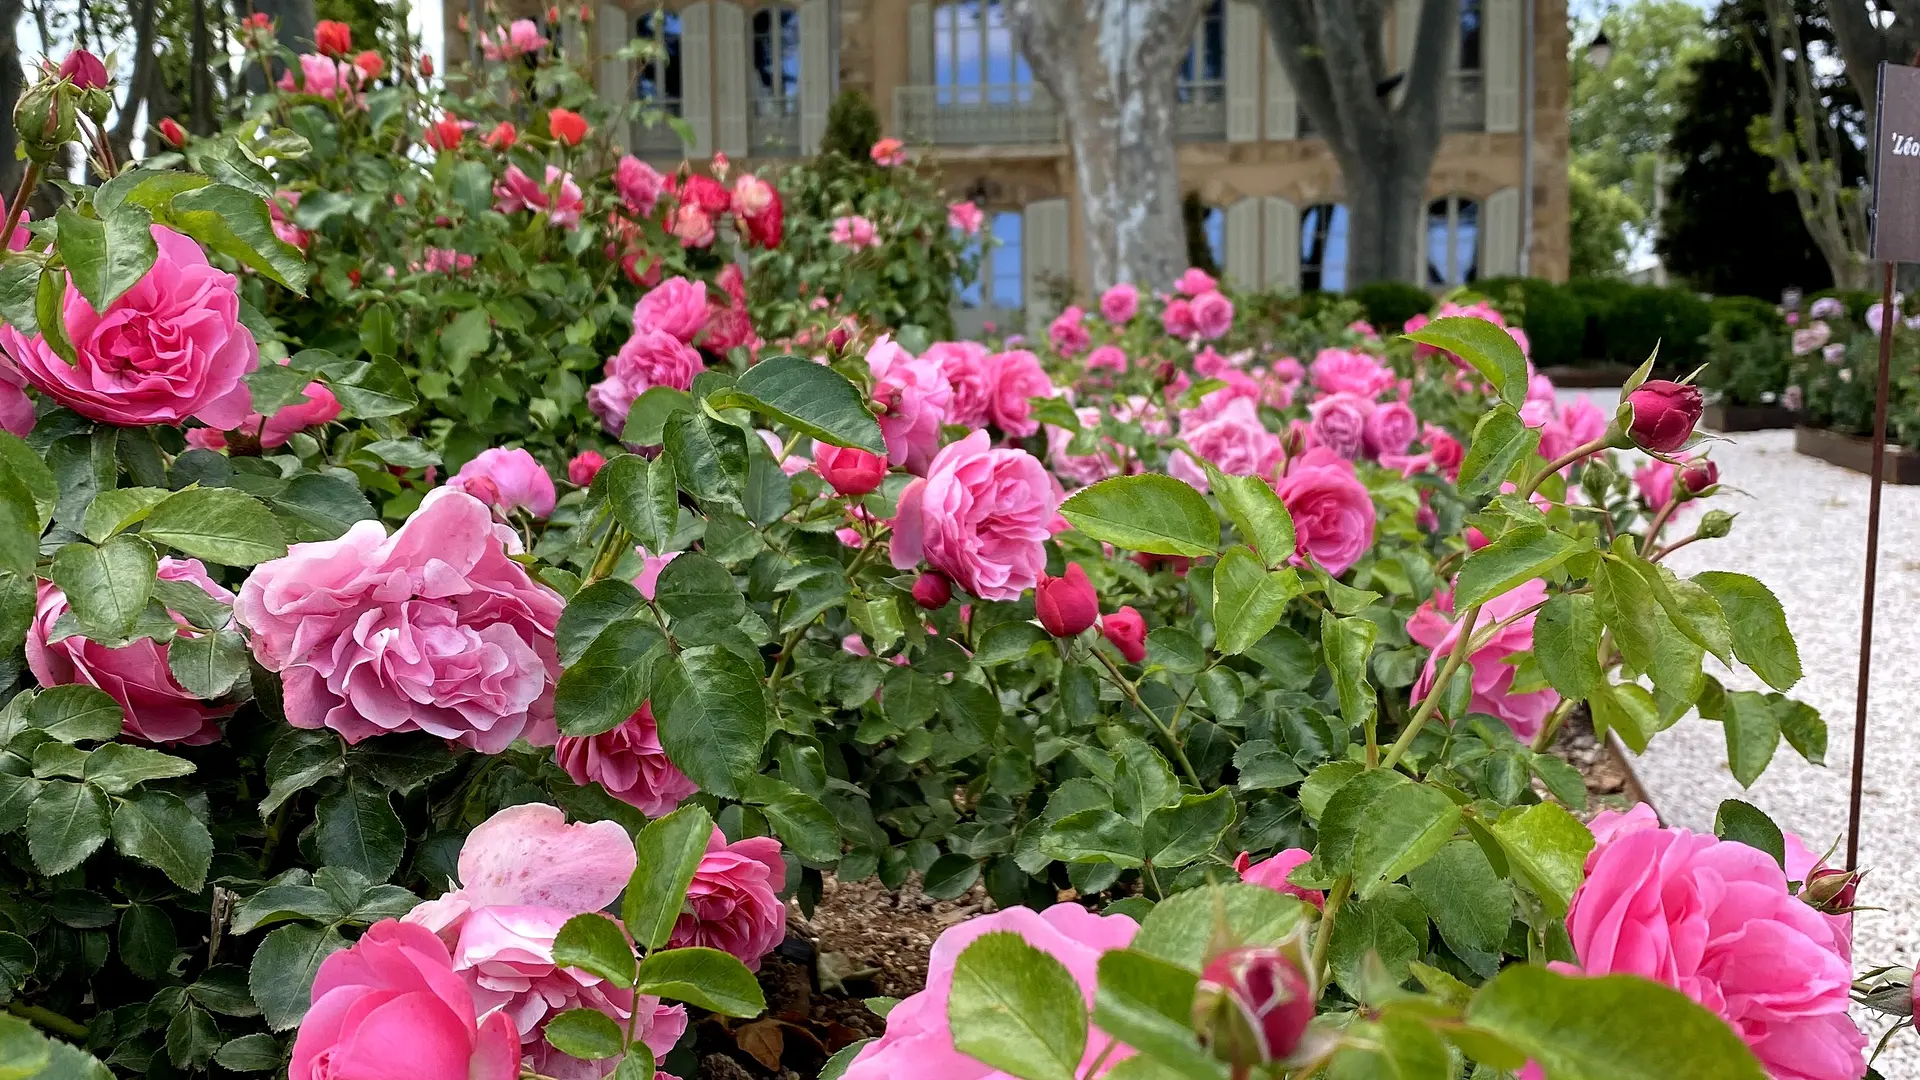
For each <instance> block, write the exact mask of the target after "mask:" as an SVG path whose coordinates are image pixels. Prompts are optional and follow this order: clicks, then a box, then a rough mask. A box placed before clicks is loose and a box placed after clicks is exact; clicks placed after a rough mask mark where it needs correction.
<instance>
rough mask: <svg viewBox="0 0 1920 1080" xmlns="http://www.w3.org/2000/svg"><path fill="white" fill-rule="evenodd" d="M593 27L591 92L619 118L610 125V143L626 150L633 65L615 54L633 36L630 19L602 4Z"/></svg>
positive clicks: (617, 9)
mask: <svg viewBox="0 0 1920 1080" xmlns="http://www.w3.org/2000/svg"><path fill="white" fill-rule="evenodd" d="M595 27H596V29H595V31H594V33H595V41H594V47H595V49H596V50H597V52H598V56H597V58H596V62H595V67H594V90H595V91H596V92H597V93H598V94H599V95H600V103H601V104H602V105H605V106H606V107H607V108H608V109H612V110H614V111H615V116H616V117H617V118H618V119H617V120H616V121H615V122H614V125H613V143H614V145H615V146H617V147H619V148H620V149H622V150H625V149H626V148H627V145H628V138H627V134H628V130H627V129H628V127H629V124H628V121H627V118H626V108H627V105H628V104H630V103H631V102H632V101H633V92H634V91H633V65H632V64H631V63H629V62H628V61H626V60H623V59H621V58H620V57H619V56H617V55H615V54H617V53H618V52H619V51H620V50H621V49H624V48H626V47H627V40H628V38H629V37H630V36H631V35H632V33H633V20H632V17H631V16H629V15H628V14H627V9H625V8H623V7H620V6H618V5H615V4H601V5H600V17H599V20H598V21H597V22H596V23H595Z"/></svg>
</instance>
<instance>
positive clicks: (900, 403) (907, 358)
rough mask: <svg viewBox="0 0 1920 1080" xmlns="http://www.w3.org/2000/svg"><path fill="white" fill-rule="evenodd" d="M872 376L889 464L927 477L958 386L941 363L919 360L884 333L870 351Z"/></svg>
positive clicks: (876, 407)
mask: <svg viewBox="0 0 1920 1080" xmlns="http://www.w3.org/2000/svg"><path fill="white" fill-rule="evenodd" d="M867 369H868V370H869V371H870V372H872V374H873V401H874V405H875V410H874V411H875V412H877V413H879V414H880V416H879V419H880V434H881V436H882V437H883V438H885V439H886V442H887V460H888V461H889V462H890V463H892V464H893V465H895V466H896V467H899V468H903V469H905V470H907V471H908V472H910V473H914V474H916V475H922V476H924V475H925V474H926V472H927V468H928V465H929V463H931V462H932V461H933V457H934V454H935V453H936V452H937V451H938V450H939V449H940V425H941V424H942V423H943V422H944V421H945V419H946V415H947V410H948V408H949V406H950V405H951V403H952V401H953V387H952V385H951V384H950V383H948V382H947V376H946V374H945V372H943V371H942V370H941V361H940V360H939V359H938V358H935V357H931V356H920V357H916V356H914V355H913V354H912V353H910V352H908V351H907V350H905V349H903V348H901V347H900V346H899V344H898V343H896V342H895V341H893V340H892V339H891V338H890V337H888V336H887V335H885V334H882V335H881V336H880V339H879V340H878V341H875V342H874V343H873V347H872V348H870V349H868V350H867Z"/></svg>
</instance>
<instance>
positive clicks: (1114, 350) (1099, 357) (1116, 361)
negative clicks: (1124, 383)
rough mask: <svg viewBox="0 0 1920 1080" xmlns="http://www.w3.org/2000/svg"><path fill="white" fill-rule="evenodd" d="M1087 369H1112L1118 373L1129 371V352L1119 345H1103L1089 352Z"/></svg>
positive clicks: (1091, 370) (1122, 373) (1090, 370)
mask: <svg viewBox="0 0 1920 1080" xmlns="http://www.w3.org/2000/svg"><path fill="white" fill-rule="evenodd" d="M1087 370H1088V371H1089V372H1094V371H1111V372H1113V373H1114V374H1116V375H1125V374H1126V373H1127V354H1126V353H1125V352H1124V351H1123V350H1122V349H1121V348H1120V346H1118V345H1102V346H1100V347H1099V348H1097V349H1095V350H1093V351H1092V352H1090V353H1088V354H1087Z"/></svg>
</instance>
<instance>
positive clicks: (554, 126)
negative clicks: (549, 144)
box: [547, 109, 587, 146]
mask: <svg viewBox="0 0 1920 1080" xmlns="http://www.w3.org/2000/svg"><path fill="white" fill-rule="evenodd" d="M547 130H548V131H550V132H552V133H553V137H554V139H555V140H556V141H558V142H562V143H565V144H566V145H568V146H579V145H580V141H581V140H582V139H585V138H586V137H587V118H586V117H584V116H581V115H580V114H579V113H577V112H574V111H572V110H571V109H553V110H551V111H549V112H548V113H547Z"/></svg>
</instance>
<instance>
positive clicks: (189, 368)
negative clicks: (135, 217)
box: [0, 225, 260, 430]
mask: <svg viewBox="0 0 1920 1080" xmlns="http://www.w3.org/2000/svg"><path fill="white" fill-rule="evenodd" d="M153 241H154V244H155V246H156V247H157V248H158V249H159V251H158V255H157V257H156V258H155V260H154V264H153V267H152V269H150V270H148V271H147V273H146V276H145V277H143V278H141V279H140V281H139V282H138V283H136V284H135V285H134V286H133V287H132V288H131V289H128V290H127V291H126V293H125V294H124V295H122V296H121V297H120V298H119V299H118V300H115V301H114V302H113V303H112V304H110V305H109V306H108V307H107V310H106V313H105V314H101V313H98V312H95V311H94V310H93V306H92V305H91V304H89V303H87V301H86V300H85V299H84V298H83V297H82V296H81V295H80V290H78V289H76V288H74V287H73V284H72V280H71V279H69V280H68V283H67V289H66V299H65V301H64V304H63V307H62V314H63V317H64V322H65V326H66V332H67V339H68V340H69V341H71V342H72V343H73V348H74V352H75V353H76V355H77V362H75V363H72V364H69V363H67V362H66V361H65V360H63V359H61V358H60V356H59V354H57V353H55V352H54V351H53V349H52V347H51V346H49V345H48V344H47V342H46V339H45V338H42V337H40V336H39V335H35V336H33V337H27V336H26V335H24V334H22V333H20V331H18V330H15V329H14V328H13V327H11V326H0V350H4V351H5V353H6V357H7V360H8V361H9V364H8V366H10V367H12V368H14V369H15V370H17V371H18V373H19V374H20V376H22V377H24V378H25V380H26V381H27V382H29V383H32V384H33V386H34V388H35V389H37V390H39V391H40V392H41V393H43V394H45V395H47V396H48V397H50V398H52V399H53V400H54V401H56V402H59V403H60V404H62V405H65V406H66V407H68V408H69V409H72V410H73V411H74V412H77V413H79V414H80V415H82V416H84V417H86V418H87V419H89V420H97V421H100V422H103V423H108V424H116V425H119V426H122V427H144V426H146V425H148V424H179V423H180V422H181V421H183V420H185V419H187V418H188V417H193V418H195V419H197V420H200V421H201V422H203V423H205V424H207V425H208V426H209V427H215V428H220V429H223V430H224V429H227V428H231V427H233V426H235V425H237V424H238V423H240V421H241V420H243V419H245V417H246V415H247V413H248V412H249V411H251V407H252V401H253V398H252V396H251V394H250V393H249V392H248V390H247V384H246V382H245V381H244V378H245V376H246V375H247V374H248V373H249V372H251V371H253V370H254V369H255V368H257V367H259V366H260V350H259V349H258V348H257V347H256V346H255V345H254V341H253V334H252V333H251V332H249V331H248V330H247V328H246V327H244V326H242V325H241V324H240V297H239V293H238V292H237V287H238V282H237V281H236V280H235V278H234V276H233V275H232V274H228V273H224V272H222V271H220V270H217V269H215V268H214V267H213V266H211V265H209V264H208V262H207V257H206V255H205V254H203V253H202V252H201V250H200V245H198V244H196V243H194V242H193V241H192V240H189V239H187V238H186V237H185V236H182V235H180V234H179V233H177V232H174V231H173V230H172V229H168V228H163V227H162V226H159V225H155V226H153ZM8 381H10V382H11V381H12V380H11V379H10V380H8ZM16 408H17V403H16Z"/></svg>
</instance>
